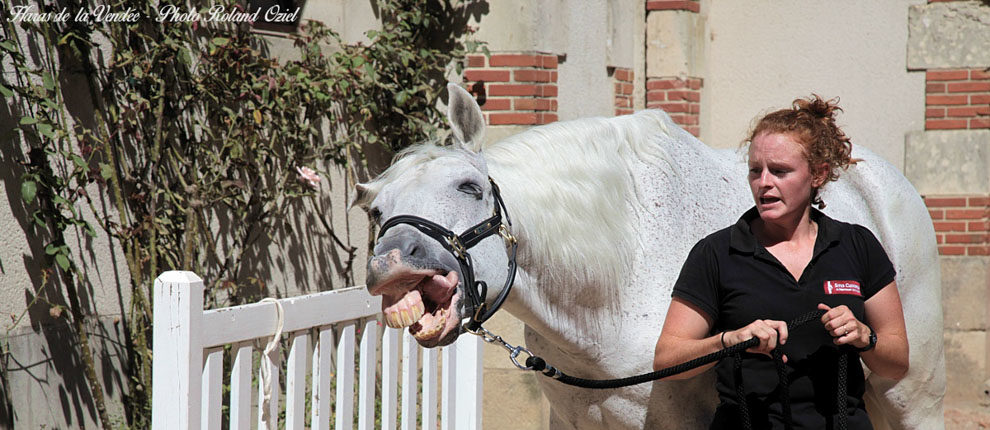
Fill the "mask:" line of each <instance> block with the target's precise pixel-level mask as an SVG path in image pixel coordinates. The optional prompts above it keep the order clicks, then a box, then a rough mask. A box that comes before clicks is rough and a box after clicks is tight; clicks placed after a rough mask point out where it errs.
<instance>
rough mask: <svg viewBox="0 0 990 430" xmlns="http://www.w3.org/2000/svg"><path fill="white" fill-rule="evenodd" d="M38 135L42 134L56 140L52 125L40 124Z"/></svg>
mask: <svg viewBox="0 0 990 430" xmlns="http://www.w3.org/2000/svg"><path fill="white" fill-rule="evenodd" d="M38 133H41V134H43V135H45V136H46V137H48V138H50V139H54V138H55V129H54V128H52V126H51V124H45V123H39V124H38Z"/></svg>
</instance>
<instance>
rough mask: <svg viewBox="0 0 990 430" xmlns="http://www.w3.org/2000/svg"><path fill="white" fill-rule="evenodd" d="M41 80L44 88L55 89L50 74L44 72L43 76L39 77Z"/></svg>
mask: <svg viewBox="0 0 990 430" xmlns="http://www.w3.org/2000/svg"><path fill="white" fill-rule="evenodd" d="M41 81H42V84H43V85H44V86H45V89H46V90H48V91H51V90H54V89H55V80H54V79H52V75H50V74H48V73H45V74H44V76H42V77H41Z"/></svg>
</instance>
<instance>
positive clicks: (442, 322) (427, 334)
mask: <svg viewBox="0 0 990 430" xmlns="http://www.w3.org/2000/svg"><path fill="white" fill-rule="evenodd" d="M446 325H447V318H446V316H445V315H444V314H443V313H442V312H441V313H440V316H439V318H437V321H436V324H435V325H434V326H433V328H432V329H430V331H420V332H418V333H416V334H414V335H413V337H415V338H416V339H420V340H426V339H430V338H432V337H434V336H436V335H437V334H438V333H440V331H441V330H443V327H444V326H446Z"/></svg>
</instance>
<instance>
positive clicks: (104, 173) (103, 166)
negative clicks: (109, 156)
mask: <svg viewBox="0 0 990 430" xmlns="http://www.w3.org/2000/svg"><path fill="white" fill-rule="evenodd" d="M111 176H113V170H110V165H109V164H107V163H100V177H102V178H103V179H105V180H109V179H110V177H111Z"/></svg>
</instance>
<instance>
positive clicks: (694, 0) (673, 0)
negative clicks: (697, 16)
mask: <svg viewBox="0 0 990 430" xmlns="http://www.w3.org/2000/svg"><path fill="white" fill-rule="evenodd" d="M646 10H648V11H650V10H686V11H690V12H694V13H698V12H700V11H701V2H700V1H698V0H647V2H646Z"/></svg>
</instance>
